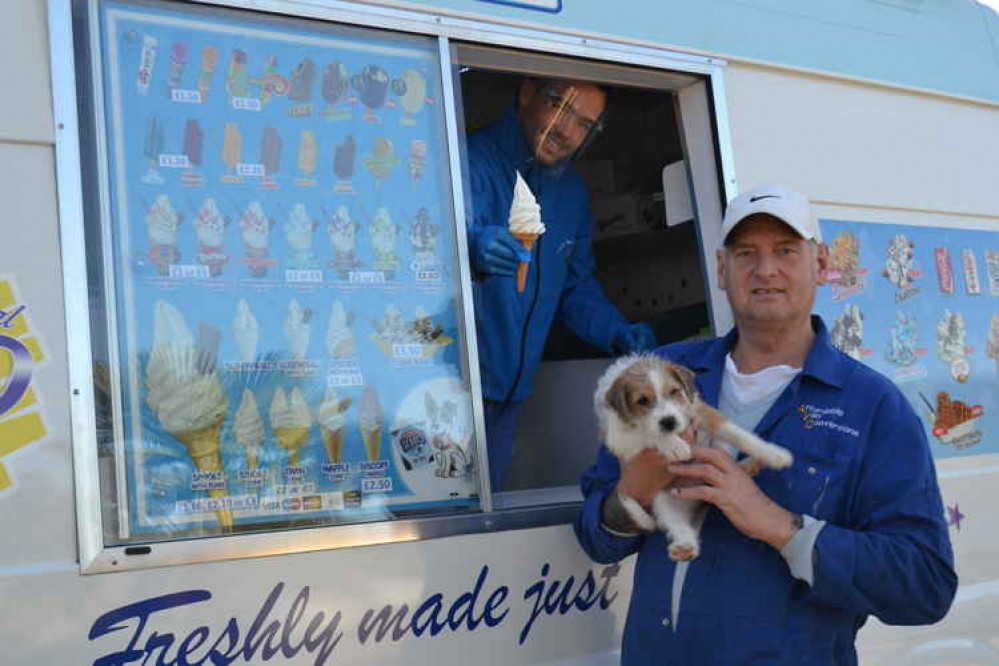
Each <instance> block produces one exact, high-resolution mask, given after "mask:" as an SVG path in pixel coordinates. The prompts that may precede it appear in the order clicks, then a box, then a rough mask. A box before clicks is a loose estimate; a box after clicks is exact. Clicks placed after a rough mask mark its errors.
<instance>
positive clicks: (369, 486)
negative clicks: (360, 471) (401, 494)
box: [361, 478, 392, 493]
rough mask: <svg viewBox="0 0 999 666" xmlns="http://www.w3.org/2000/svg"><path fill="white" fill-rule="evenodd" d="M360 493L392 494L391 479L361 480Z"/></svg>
mask: <svg viewBox="0 0 999 666" xmlns="http://www.w3.org/2000/svg"><path fill="white" fill-rule="evenodd" d="M361 492H362V493H390V492H392V479H387V478H384V479H367V478H365V479H361Z"/></svg>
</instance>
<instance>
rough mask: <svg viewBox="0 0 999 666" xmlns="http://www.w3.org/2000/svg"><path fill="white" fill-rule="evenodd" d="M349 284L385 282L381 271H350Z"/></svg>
mask: <svg viewBox="0 0 999 666" xmlns="http://www.w3.org/2000/svg"><path fill="white" fill-rule="evenodd" d="M350 283H351V284H385V274H384V273H382V272H381V271H351V272H350Z"/></svg>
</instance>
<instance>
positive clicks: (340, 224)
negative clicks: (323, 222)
mask: <svg viewBox="0 0 999 666" xmlns="http://www.w3.org/2000/svg"><path fill="white" fill-rule="evenodd" d="M360 226H361V225H360V224H358V223H357V222H354V221H353V220H352V219H351V218H350V211H348V210H347V207H346V206H339V207H337V209H336V212H334V213H333V217H332V218H330V221H329V224H328V225H327V226H326V230H327V232H328V233H329V237H330V243H331V244H332V245H333V260H332V261H330V264H329V265H330V268H332V269H333V270H334V271H336V272H337V274H338V275H339V276H340V278H341V279H346V278H347V276H348V274H349V273H350V271H352V270H354V269H355V268H357V267H359V266H360V265H361V262H360V261H358V259H357V254H356V253H355V250H354V246H355V243H356V240H357V230H358V229H359V228H360Z"/></svg>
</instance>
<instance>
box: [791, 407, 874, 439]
mask: <svg viewBox="0 0 999 666" xmlns="http://www.w3.org/2000/svg"><path fill="white" fill-rule="evenodd" d="M798 413H799V414H801V422H802V425H804V426H805V430H812V429H813V428H829V429H830V430H835V431H837V432H841V433H843V434H845V435H850V436H851V437H860V433H859V432H857V430H856V429H854V428H851V427H850V426H846V425H843V424H842V423H838V422H837V421H838V420H839V419H842V418H843V410H842V409H840V408H839V407H816V406H815V405H799V406H798Z"/></svg>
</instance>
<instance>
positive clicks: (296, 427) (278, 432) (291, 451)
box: [271, 386, 312, 467]
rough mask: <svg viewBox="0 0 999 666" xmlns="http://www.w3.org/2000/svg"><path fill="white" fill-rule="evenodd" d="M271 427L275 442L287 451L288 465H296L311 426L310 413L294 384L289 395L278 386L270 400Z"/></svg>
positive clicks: (307, 440) (307, 439) (306, 442)
mask: <svg viewBox="0 0 999 666" xmlns="http://www.w3.org/2000/svg"><path fill="white" fill-rule="evenodd" d="M271 428H272V429H273V430H274V437H276V438H277V444H278V446H280V447H281V448H282V449H284V450H285V451H286V452H287V453H288V465H287V466H288V467H297V466H298V452H299V450H300V449H301V448H302V447H303V446H305V445H306V444H308V442H309V430H310V429H311V428H312V414H310V413H309V406H308V405H307V404H305V398H303V397H302V392H301V391H300V390H298V387H297V386H296V387H295V388H293V389H292V390H291V395H290V396H288V395H286V394H285V392H284V389H283V388H281V387H280V386H279V387H278V389H277V390H276V391H275V392H274V399H273V400H272V401H271Z"/></svg>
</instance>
